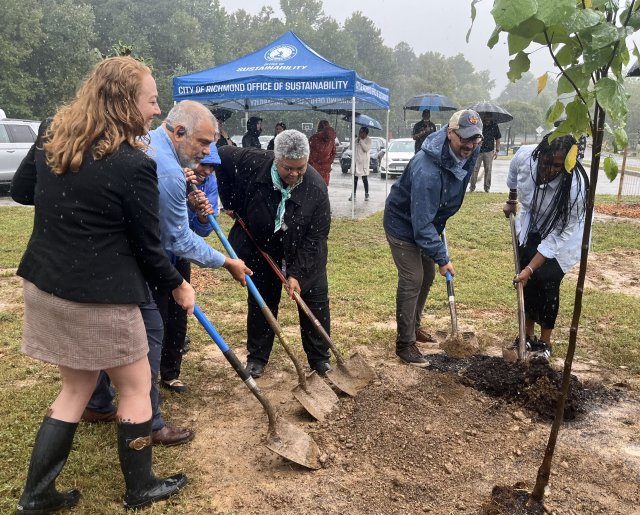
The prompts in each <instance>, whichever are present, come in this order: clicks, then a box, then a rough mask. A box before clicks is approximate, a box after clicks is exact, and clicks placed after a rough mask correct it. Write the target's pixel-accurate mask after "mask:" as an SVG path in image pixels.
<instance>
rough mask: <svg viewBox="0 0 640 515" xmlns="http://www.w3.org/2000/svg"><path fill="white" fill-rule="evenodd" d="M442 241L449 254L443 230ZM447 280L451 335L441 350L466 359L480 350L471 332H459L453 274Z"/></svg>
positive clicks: (449, 274)
mask: <svg viewBox="0 0 640 515" xmlns="http://www.w3.org/2000/svg"><path fill="white" fill-rule="evenodd" d="M442 241H443V242H444V246H445V249H446V250H447V254H449V246H448V244H447V234H446V232H445V231H444V229H443V230H442ZM445 277H446V279H447V294H448V296H449V312H450V314H451V334H450V335H449V336H447V337H446V338H445V340H444V341H443V342H442V343H441V344H440V348H441V349H442V350H444V351H445V352H446V353H447V354H448V355H449V356H452V357H454V358H466V357H469V356H472V355H473V354H474V353H475V352H476V351H477V349H478V340H477V338H476V335H475V334H474V333H473V332H471V331H465V332H463V333H460V332H459V331H458V314H457V311H456V299H455V295H454V292H453V275H451V272H447V273H446V274H445Z"/></svg>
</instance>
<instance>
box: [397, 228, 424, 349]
mask: <svg viewBox="0 0 640 515" xmlns="http://www.w3.org/2000/svg"><path fill="white" fill-rule="evenodd" d="M386 236H387V241H388V242H389V247H390V248H391V256H392V257H393V261H394V263H395V264H396V268H397V269H398V288H397V290H396V324H397V335H396V349H403V348H405V347H409V346H411V345H414V344H415V343H416V330H417V329H418V328H419V327H420V319H421V318H422V311H423V310H424V305H425V303H426V302H427V296H428V295H429V290H430V289H431V284H433V279H434V277H435V274H436V268H435V263H434V261H433V259H431V258H430V257H428V256H425V255H423V253H422V251H421V250H420V248H419V247H417V246H416V245H414V244H412V243H408V242H406V241H402V240H398V239H396V238H394V237H393V236H390V235H389V234H387V235H386Z"/></svg>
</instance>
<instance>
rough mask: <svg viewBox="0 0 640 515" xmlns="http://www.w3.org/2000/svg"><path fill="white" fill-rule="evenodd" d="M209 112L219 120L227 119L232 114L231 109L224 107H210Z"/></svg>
mask: <svg viewBox="0 0 640 515" xmlns="http://www.w3.org/2000/svg"><path fill="white" fill-rule="evenodd" d="M211 112H212V113H213V116H215V117H216V120H218V121H219V122H225V121H227V120H228V119H229V118H231V115H232V114H233V111H232V110H231V109H226V108H224V107H211Z"/></svg>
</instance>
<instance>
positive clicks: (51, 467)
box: [16, 417, 80, 514]
mask: <svg viewBox="0 0 640 515" xmlns="http://www.w3.org/2000/svg"><path fill="white" fill-rule="evenodd" d="M77 427H78V424H77V423H76V424H72V423H70V422H63V421H62V420H56V419H54V418H49V417H44V420H43V421H42V425H41V426H40V429H39V431H38V434H37V435H36V441H35V444H34V446H33V451H31V462H30V463H29V472H28V474H27V484H26V485H25V487H24V492H22V496H21V497H20V502H19V503H18V508H17V510H16V513H21V514H42V513H52V512H55V511H58V510H63V509H65V508H71V507H72V506H75V505H76V504H78V500H79V499H80V492H79V491H78V490H69V491H67V492H58V491H57V490H56V478H57V477H58V475H59V474H60V472H62V468H63V467H64V464H65V463H66V462H67V458H68V457H69V452H71V445H72V444H73V436H74V435H75V433H76V428H77Z"/></svg>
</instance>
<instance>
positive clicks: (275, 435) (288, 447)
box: [193, 305, 320, 470]
mask: <svg viewBox="0 0 640 515" xmlns="http://www.w3.org/2000/svg"><path fill="white" fill-rule="evenodd" d="M193 314H194V315H195V317H196V318H197V319H198V322H200V324H202V327H203V328H204V330H205V331H207V333H209V336H211V338H212V339H213V341H214V342H215V343H216V345H217V346H218V348H219V349H220V350H221V351H222V354H223V355H224V357H225V358H226V359H227V361H228V362H229V364H230V365H231V366H232V367H233V369H234V370H235V371H236V373H237V374H238V375H239V376H240V377H241V378H242V381H243V382H244V384H245V385H246V386H247V388H249V390H250V391H251V393H252V394H253V395H255V397H256V399H258V401H260V404H262V407H263V408H264V410H265V411H266V412H267V417H268V419H269V429H268V431H267V443H266V446H267V448H268V449H269V450H271V451H273V452H275V453H276V454H279V455H280V456H282V457H283V458H286V459H288V460H290V461H293V462H295V463H298V464H299V465H302V466H303V467H307V468H310V469H314V470H317V469H319V468H320V460H319V457H320V450H319V449H318V446H317V445H316V442H314V441H313V439H312V438H311V437H310V436H309V435H308V434H307V433H305V432H304V431H303V430H302V429H299V428H298V427H296V426H294V425H292V424H289V423H287V422H283V421H282V420H281V419H278V417H277V415H276V412H275V410H274V409H273V406H271V403H270V402H269V400H268V399H267V398H266V397H265V396H264V394H263V393H262V392H261V391H260V388H258V385H257V384H256V382H255V380H254V379H253V377H251V376H250V375H249V373H248V372H247V371H246V369H245V368H244V367H243V366H242V364H241V363H240V360H239V359H238V357H237V356H236V355H235V353H234V352H233V350H232V349H231V348H230V347H229V346H228V345H227V344H226V343H225V341H224V340H223V339H222V336H220V334H219V333H218V331H216V329H215V327H213V324H212V323H211V322H209V320H208V319H207V317H206V316H205V315H204V313H203V312H202V310H201V309H200V307H199V306H197V305H196V307H195V309H194V311H193Z"/></svg>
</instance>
